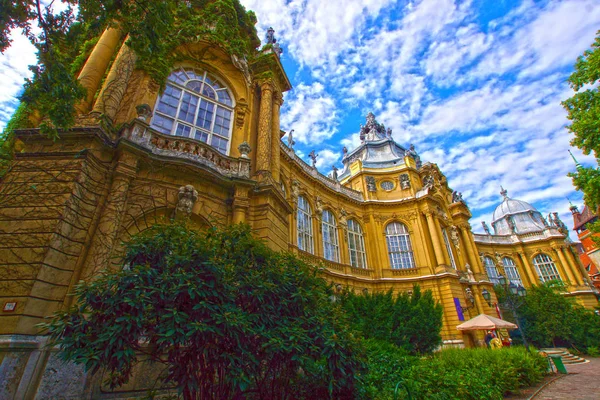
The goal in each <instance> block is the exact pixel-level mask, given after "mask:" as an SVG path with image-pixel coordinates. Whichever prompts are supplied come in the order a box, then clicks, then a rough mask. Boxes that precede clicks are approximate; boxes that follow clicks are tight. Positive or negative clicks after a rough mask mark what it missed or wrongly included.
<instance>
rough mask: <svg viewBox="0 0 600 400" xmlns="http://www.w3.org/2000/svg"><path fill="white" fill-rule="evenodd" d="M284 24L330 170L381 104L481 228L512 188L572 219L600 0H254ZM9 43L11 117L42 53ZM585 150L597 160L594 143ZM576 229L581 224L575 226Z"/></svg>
mask: <svg viewBox="0 0 600 400" xmlns="http://www.w3.org/2000/svg"><path fill="white" fill-rule="evenodd" d="M241 2H242V3H243V4H244V5H245V6H246V7H247V8H248V9H251V10H254V11H255V12H256V15H257V17H258V25H257V28H258V31H259V34H260V35H261V36H264V33H265V31H266V29H267V28H268V27H269V26H272V27H273V28H274V29H275V36H276V37H277V39H278V42H279V43H280V44H281V46H282V47H283V48H284V53H283V55H282V63H283V65H284V67H285V69H286V71H287V73H288V76H289V77H290V80H291V82H292V85H293V87H294V88H293V89H292V90H291V91H290V92H288V93H287V94H286V95H285V97H284V99H285V102H284V105H283V107H282V115H281V127H282V129H284V130H286V131H289V130H290V129H294V138H295V140H296V143H297V145H296V148H297V150H298V153H299V154H300V155H302V156H304V155H307V154H308V153H309V152H310V151H311V150H313V149H314V150H315V151H316V152H317V153H319V158H318V162H317V166H318V168H319V169H320V171H321V172H323V173H325V174H326V173H328V172H329V171H330V169H331V166H332V165H334V164H335V165H337V166H338V167H340V166H341V162H340V161H341V154H342V147H343V146H348V148H353V147H355V146H356V145H357V144H358V143H359V140H358V130H359V124H361V123H363V122H364V119H365V116H366V114H367V113H368V112H369V111H371V112H373V113H374V114H375V115H376V117H377V119H378V121H379V122H382V123H384V124H385V125H386V127H390V128H392V129H393V137H394V138H395V140H396V141H397V142H398V143H400V144H401V145H405V146H408V145H409V144H411V143H413V144H414V145H415V147H416V149H417V151H418V152H419V154H420V156H421V158H422V159H423V160H425V161H430V162H434V163H437V164H438V165H439V166H440V168H441V170H442V172H443V173H444V174H445V175H446V176H447V177H448V181H449V184H450V186H451V187H452V188H453V189H455V190H458V191H460V192H462V193H463V196H464V198H465V200H466V201H467V203H468V205H469V207H470V209H471V212H472V213H473V219H472V220H471V222H472V225H473V228H474V229H475V230H476V231H481V229H480V227H481V225H480V221H481V220H486V221H487V222H488V223H489V222H490V220H491V213H492V212H493V210H494V208H495V206H496V205H498V204H499V202H500V201H501V196H500V194H499V191H500V185H503V186H504V187H505V188H507V189H508V191H509V196H511V197H514V198H518V199H521V200H525V201H528V202H530V203H532V204H533V205H534V206H536V207H537V208H538V209H539V210H540V211H541V212H542V213H545V214H547V213H549V212H551V211H558V212H559V213H560V215H561V217H562V218H563V220H564V221H565V222H566V223H567V224H568V225H569V226H570V225H571V221H572V220H571V216H570V212H569V210H568V201H567V197H568V198H569V199H571V200H572V201H573V202H574V203H575V204H578V205H581V197H582V196H581V194H579V193H577V192H575V190H574V189H573V187H572V184H571V180H570V178H568V177H567V176H566V174H567V173H568V172H569V171H572V170H574V165H573V161H572V160H571V159H570V157H569V154H568V152H567V150H568V149H569V140H570V134H569V133H568V132H567V130H566V129H565V128H564V126H565V125H566V124H567V122H568V121H567V119H566V117H565V115H566V113H565V111H564V110H563V108H562V107H561V105H560V102H561V101H562V100H564V99H566V98H568V97H570V96H571V95H572V90H571V89H570V88H569V86H568V84H567V83H566V79H567V77H568V76H569V74H570V72H571V71H572V68H573V64H574V62H575V60H576V58H577V56H579V55H580V54H581V53H583V51H584V50H585V49H587V48H589V46H590V45H591V43H592V42H593V40H594V37H595V33H596V31H597V30H599V29H600V2H598V0H563V1H551V0H539V1H531V0H524V1H519V0H464V1H458V0H456V1H455V0H421V1H390V0H344V1H341V0H328V1H323V0H292V1H284V0H268V1H265V0H241ZM15 44H16V46H13V48H11V49H10V50H9V52H7V53H6V54H4V55H0V89H1V90H0V128H2V127H3V126H4V124H5V121H6V120H7V118H8V117H9V115H10V113H11V112H12V109H14V107H15V105H16V101H15V96H16V95H17V93H18V92H19V89H20V87H21V85H22V80H23V77H24V76H25V75H26V74H27V68H26V66H27V64H30V63H34V62H35V57H34V56H33V54H32V52H31V50H30V47H29V46H27V44H26V41H25V40H24V39H23V38H21V37H15ZM574 153H575V155H576V156H577V157H578V158H579V160H580V161H581V162H583V163H588V164H593V163H594V160H593V158H591V157H585V156H582V155H581V153H580V152H579V151H574ZM572 236H573V235H572Z"/></svg>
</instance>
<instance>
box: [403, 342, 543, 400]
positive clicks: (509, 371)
mask: <svg viewBox="0 0 600 400" xmlns="http://www.w3.org/2000/svg"><path fill="white" fill-rule="evenodd" d="M546 368H547V361H546V360H545V359H544V358H543V357H542V356H540V355H539V354H537V353H528V352H527V351H526V350H525V349H524V348H503V349H501V350H495V351H490V350H488V349H448V350H443V351H441V352H439V353H437V354H435V355H434V356H432V357H429V358H425V359H421V360H419V362H418V363H417V364H415V365H413V366H412V367H411V368H410V369H409V370H408V371H407V372H406V373H405V374H404V377H405V380H406V381H407V382H410V383H411V385H412V387H413V393H414V395H415V397H416V398H419V399H465V400H468V399H502V398H503V396H504V395H505V394H508V393H512V392H516V391H518V389H519V388H521V387H525V386H530V385H532V384H534V383H535V382H538V381H540V380H541V379H542V377H543V375H544V373H545V371H546ZM442 382H443V384H441V383H442Z"/></svg>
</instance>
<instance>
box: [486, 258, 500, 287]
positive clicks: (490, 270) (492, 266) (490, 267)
mask: <svg viewBox="0 0 600 400" xmlns="http://www.w3.org/2000/svg"><path fill="white" fill-rule="evenodd" d="M483 265H484V266H485V270H486V272H487V274H488V277H489V278H490V282H492V283H493V284H494V285H497V284H499V283H500V280H499V279H498V278H499V277H500V274H499V273H498V268H496V263H495V262H494V260H493V259H492V257H488V256H485V257H484V258H483Z"/></svg>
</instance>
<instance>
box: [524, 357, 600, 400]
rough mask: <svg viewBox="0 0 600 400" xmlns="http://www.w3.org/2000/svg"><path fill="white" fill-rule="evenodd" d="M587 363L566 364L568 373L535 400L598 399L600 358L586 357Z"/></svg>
mask: <svg viewBox="0 0 600 400" xmlns="http://www.w3.org/2000/svg"><path fill="white" fill-rule="evenodd" d="M585 358H587V359H588V360H590V362H589V363H586V364H575V365H566V368H567V372H568V373H569V374H568V375H566V376H564V377H562V378H560V379H558V380H556V381H554V382H552V383H550V384H549V385H548V386H546V387H545V388H543V389H542V390H541V391H540V392H539V393H538V394H537V395H536V396H534V397H533V399H535V400H556V399H569V400H598V399H600V358H591V357H585Z"/></svg>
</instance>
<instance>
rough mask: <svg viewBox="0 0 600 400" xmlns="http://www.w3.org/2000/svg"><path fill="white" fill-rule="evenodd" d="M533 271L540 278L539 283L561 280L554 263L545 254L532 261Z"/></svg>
mask: <svg viewBox="0 0 600 400" xmlns="http://www.w3.org/2000/svg"><path fill="white" fill-rule="evenodd" d="M533 265H534V266H535V271H536V272H537V274H538V276H539V277H540V281H542V282H548V281H552V280H559V281H560V280H561V279H560V275H559V274H558V270H557V269H556V265H555V264H554V261H552V259H551V258H550V256H549V255H547V254H543V253H542V254H538V255H537V256H535V257H534V259H533Z"/></svg>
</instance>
